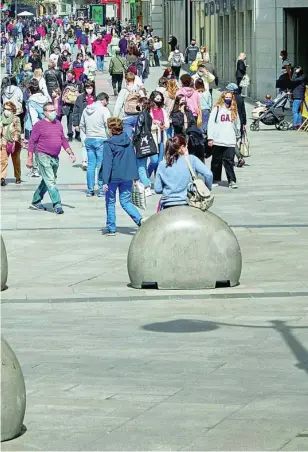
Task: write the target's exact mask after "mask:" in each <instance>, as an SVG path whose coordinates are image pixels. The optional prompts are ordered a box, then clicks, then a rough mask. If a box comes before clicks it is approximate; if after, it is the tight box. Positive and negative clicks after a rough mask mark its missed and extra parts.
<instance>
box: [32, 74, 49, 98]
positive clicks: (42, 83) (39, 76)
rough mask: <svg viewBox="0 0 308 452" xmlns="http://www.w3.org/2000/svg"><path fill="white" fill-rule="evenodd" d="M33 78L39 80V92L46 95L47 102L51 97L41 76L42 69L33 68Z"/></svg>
mask: <svg viewBox="0 0 308 452" xmlns="http://www.w3.org/2000/svg"><path fill="white" fill-rule="evenodd" d="M33 78H35V79H36V80H38V82H39V87H40V90H41V92H42V93H43V94H44V96H45V97H47V99H48V101H47V102H51V97H50V96H49V93H48V90H47V85H46V80H45V78H44V76H43V71H42V69H40V68H38V69H35V71H34V73H33Z"/></svg>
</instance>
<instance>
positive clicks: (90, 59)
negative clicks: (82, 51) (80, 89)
mask: <svg viewBox="0 0 308 452" xmlns="http://www.w3.org/2000/svg"><path fill="white" fill-rule="evenodd" d="M84 73H85V75H86V76H87V78H88V80H90V81H91V82H94V80H95V76H96V63H95V60H94V56H93V55H92V53H91V52H87V53H86V59H85V62H84Z"/></svg>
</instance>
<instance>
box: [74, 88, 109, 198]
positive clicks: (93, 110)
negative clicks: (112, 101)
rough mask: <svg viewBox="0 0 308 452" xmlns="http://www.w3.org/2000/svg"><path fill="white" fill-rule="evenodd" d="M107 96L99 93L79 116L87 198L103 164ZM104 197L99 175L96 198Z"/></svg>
mask: <svg viewBox="0 0 308 452" xmlns="http://www.w3.org/2000/svg"><path fill="white" fill-rule="evenodd" d="M108 103H109V96H108V94H106V93H100V94H98V95H97V96H96V102H94V103H93V104H91V105H88V106H87V107H86V108H85V109H84V111H83V113H82V116H81V120H80V126H79V127H80V131H81V132H82V133H83V134H84V135H85V147H86V151H87V159H88V166H87V185H88V190H87V194H86V196H87V197H92V196H94V194H95V193H94V186H95V170H96V169H97V170H98V171H99V170H100V168H101V166H102V163H103V148H104V142H105V141H106V140H107V138H108V136H109V135H108V127H107V120H108V118H110V117H111V114H110V111H109V109H108V108H107V106H108ZM102 196H104V191H103V181H102V178H101V173H99V176H98V197H102Z"/></svg>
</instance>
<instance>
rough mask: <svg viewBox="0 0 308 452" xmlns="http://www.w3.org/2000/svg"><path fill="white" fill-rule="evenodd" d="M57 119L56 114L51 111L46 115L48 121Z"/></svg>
mask: <svg viewBox="0 0 308 452" xmlns="http://www.w3.org/2000/svg"><path fill="white" fill-rule="evenodd" d="M56 117H57V113H56V112H55V111H51V112H50V113H48V119H49V120H50V121H54V120H55V119H56Z"/></svg>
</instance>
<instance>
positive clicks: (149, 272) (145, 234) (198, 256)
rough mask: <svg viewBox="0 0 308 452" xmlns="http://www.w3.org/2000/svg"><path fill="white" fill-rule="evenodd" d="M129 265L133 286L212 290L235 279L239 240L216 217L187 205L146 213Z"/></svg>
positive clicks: (239, 267)
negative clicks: (147, 216) (146, 218)
mask: <svg viewBox="0 0 308 452" xmlns="http://www.w3.org/2000/svg"><path fill="white" fill-rule="evenodd" d="M127 269H128V274H129V278H130V281H131V284H132V286H133V287H134V288H136V289H140V288H147V287H148V288H150V287H155V288H157V289H182V290H192V289H213V288H215V287H222V286H226V287H233V286H236V285H237V284H238V283H239V279H240V276H241V270H242V256H241V250H240V247H239V244H238V241H237V239H236V237H235V235H234V233H233V231H232V230H231V229H230V228H229V226H228V225H227V223H226V222H225V221H223V220H222V219H221V218H220V217H218V216H217V215H215V214H213V213H211V212H209V211H206V212H202V211H201V210H199V209H195V208H192V207H188V206H179V207H172V208H169V209H165V210H163V211H162V212H159V213H156V214H155V215H153V216H152V217H150V218H149V219H148V220H147V221H146V222H145V223H144V224H143V225H142V227H141V228H140V229H139V230H138V231H137V233H136V235H135V236H134V238H133V240H132V241H131V244H130V247H129V250H128V257H127Z"/></svg>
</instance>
